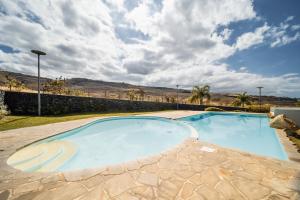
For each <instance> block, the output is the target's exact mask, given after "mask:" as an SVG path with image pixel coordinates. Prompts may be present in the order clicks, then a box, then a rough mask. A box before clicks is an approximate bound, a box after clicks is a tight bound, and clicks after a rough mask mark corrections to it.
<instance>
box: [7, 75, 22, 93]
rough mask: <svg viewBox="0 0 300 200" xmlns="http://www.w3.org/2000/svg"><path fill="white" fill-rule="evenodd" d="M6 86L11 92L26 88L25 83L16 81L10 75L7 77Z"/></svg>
mask: <svg viewBox="0 0 300 200" xmlns="http://www.w3.org/2000/svg"><path fill="white" fill-rule="evenodd" d="M5 79H6V80H5V86H6V87H7V88H9V91H18V92H19V91H21V90H24V89H25V88H26V87H25V85H24V83H22V82H21V81H18V80H17V79H14V78H12V77H10V76H8V75H6V76H5Z"/></svg>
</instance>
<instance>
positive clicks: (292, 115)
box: [271, 107, 300, 127]
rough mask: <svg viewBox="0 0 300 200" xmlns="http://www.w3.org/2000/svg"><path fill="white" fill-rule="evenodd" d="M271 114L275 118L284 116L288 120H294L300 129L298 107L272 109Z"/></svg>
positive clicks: (299, 109) (299, 111)
mask: <svg viewBox="0 0 300 200" xmlns="http://www.w3.org/2000/svg"><path fill="white" fill-rule="evenodd" d="M271 113H272V114H274V116H277V115H281V114H284V115H285V116H286V117H287V118H289V119H291V120H293V121H294V122H295V123H296V124H297V126H299V127H300V108H297V107H272V108H271Z"/></svg>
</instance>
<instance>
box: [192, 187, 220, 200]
mask: <svg viewBox="0 0 300 200" xmlns="http://www.w3.org/2000/svg"><path fill="white" fill-rule="evenodd" d="M196 193H198V194H199V195H201V196H203V197H204V198H205V199H214V200H218V199H224V197H222V196H221V195H220V194H219V193H218V192H217V191H216V190H214V189H212V188H210V187H208V186H205V185H203V186H200V187H199V188H197V189H196Z"/></svg>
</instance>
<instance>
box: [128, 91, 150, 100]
mask: <svg viewBox="0 0 300 200" xmlns="http://www.w3.org/2000/svg"><path fill="white" fill-rule="evenodd" d="M145 94H146V93H145V91H144V90H142V89H129V90H128V91H127V97H128V99H129V100H130V101H134V100H135V101H137V100H139V101H144V98H145Z"/></svg>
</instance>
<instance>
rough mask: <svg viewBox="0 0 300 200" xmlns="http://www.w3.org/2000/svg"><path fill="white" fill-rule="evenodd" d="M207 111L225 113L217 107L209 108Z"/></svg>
mask: <svg viewBox="0 0 300 200" xmlns="http://www.w3.org/2000/svg"><path fill="white" fill-rule="evenodd" d="M205 111H219V112H222V111H225V110H223V109H221V108H216V107H208V108H205Z"/></svg>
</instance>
